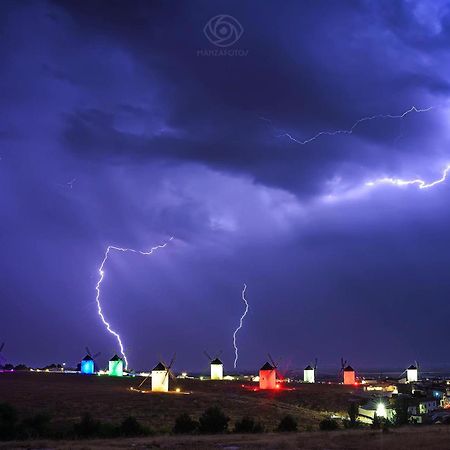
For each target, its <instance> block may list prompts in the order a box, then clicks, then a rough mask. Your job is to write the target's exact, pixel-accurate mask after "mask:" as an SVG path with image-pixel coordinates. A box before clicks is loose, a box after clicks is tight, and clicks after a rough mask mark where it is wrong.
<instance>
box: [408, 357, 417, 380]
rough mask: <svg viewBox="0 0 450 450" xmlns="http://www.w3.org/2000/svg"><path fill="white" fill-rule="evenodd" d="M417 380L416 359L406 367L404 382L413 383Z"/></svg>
mask: <svg viewBox="0 0 450 450" xmlns="http://www.w3.org/2000/svg"><path fill="white" fill-rule="evenodd" d="M418 380H419V365H418V364H417V361H415V364H411V365H410V366H409V367H408V368H407V369H406V382H407V383H414V382H416V381H418Z"/></svg>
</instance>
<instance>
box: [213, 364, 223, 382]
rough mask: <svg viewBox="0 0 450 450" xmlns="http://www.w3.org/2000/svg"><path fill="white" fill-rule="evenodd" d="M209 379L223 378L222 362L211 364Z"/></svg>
mask: <svg viewBox="0 0 450 450" xmlns="http://www.w3.org/2000/svg"><path fill="white" fill-rule="evenodd" d="M211 380H223V364H211Z"/></svg>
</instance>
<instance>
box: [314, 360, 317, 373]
mask: <svg viewBox="0 0 450 450" xmlns="http://www.w3.org/2000/svg"><path fill="white" fill-rule="evenodd" d="M314 370H317V358H315V359H314Z"/></svg>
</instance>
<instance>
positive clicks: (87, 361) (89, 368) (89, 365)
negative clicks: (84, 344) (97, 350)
mask: <svg viewBox="0 0 450 450" xmlns="http://www.w3.org/2000/svg"><path fill="white" fill-rule="evenodd" d="M80 372H81V373H84V374H85V375H92V374H93V373H94V372H95V369H94V360H93V359H92V356H91V355H86V356H85V357H84V358H83V359H82V360H81V365H80Z"/></svg>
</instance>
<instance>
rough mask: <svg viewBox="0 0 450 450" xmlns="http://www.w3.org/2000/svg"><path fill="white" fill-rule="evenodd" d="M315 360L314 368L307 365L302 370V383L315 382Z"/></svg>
mask: <svg viewBox="0 0 450 450" xmlns="http://www.w3.org/2000/svg"><path fill="white" fill-rule="evenodd" d="M316 370H317V358H316V359H315V360H314V367H311V365H307V366H306V367H305V369H304V370H303V381H304V382H305V383H315V382H316Z"/></svg>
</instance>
